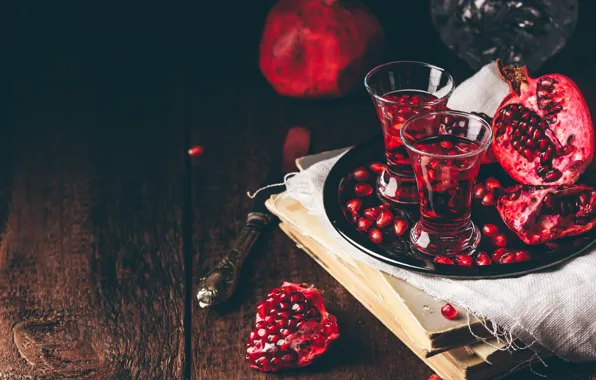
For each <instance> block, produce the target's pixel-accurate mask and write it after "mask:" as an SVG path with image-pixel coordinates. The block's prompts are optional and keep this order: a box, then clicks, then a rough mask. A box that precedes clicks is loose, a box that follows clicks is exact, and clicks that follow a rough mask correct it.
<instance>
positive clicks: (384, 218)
mask: <svg viewBox="0 0 596 380" xmlns="http://www.w3.org/2000/svg"><path fill="white" fill-rule="evenodd" d="M392 221H393V214H392V213H391V211H389V210H382V211H381V214H380V215H379V217H378V218H377V227H379V228H384V227H387V226H388V225H389V223H391V222H392Z"/></svg>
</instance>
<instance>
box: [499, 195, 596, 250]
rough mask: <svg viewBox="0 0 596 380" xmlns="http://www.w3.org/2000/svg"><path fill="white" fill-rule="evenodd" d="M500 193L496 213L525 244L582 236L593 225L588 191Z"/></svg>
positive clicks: (592, 197) (595, 209) (595, 198)
mask: <svg viewBox="0 0 596 380" xmlns="http://www.w3.org/2000/svg"><path fill="white" fill-rule="evenodd" d="M502 193H503V194H502V195H501V197H500V198H499V199H498V200H497V211H498V212H499V214H500V215H501V218H502V219H503V222H505V224H506V225H507V227H509V228H510V229H511V230H512V231H513V232H515V234H516V235H517V236H518V237H519V238H520V239H521V240H522V241H523V242H524V243H526V244H542V243H546V242H548V241H550V240H553V239H557V238H562V237H565V236H575V235H579V234H583V233H585V232H587V231H589V230H591V229H592V228H593V227H594V225H595V224H596V218H595V215H594V214H595V212H596V207H595V206H596V191H595V190H594V188H592V187H588V186H583V185H566V186H530V185H515V186H513V187H510V188H507V189H504V191H503V192H502Z"/></svg>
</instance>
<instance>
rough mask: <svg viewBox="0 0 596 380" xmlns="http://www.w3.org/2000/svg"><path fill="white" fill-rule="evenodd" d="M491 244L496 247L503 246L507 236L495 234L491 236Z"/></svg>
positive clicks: (505, 243)
mask: <svg viewBox="0 0 596 380" xmlns="http://www.w3.org/2000/svg"><path fill="white" fill-rule="evenodd" d="M493 244H494V245H495V246H496V247H504V246H506V245H507V238H506V237H505V235H503V234H497V235H495V237H493Z"/></svg>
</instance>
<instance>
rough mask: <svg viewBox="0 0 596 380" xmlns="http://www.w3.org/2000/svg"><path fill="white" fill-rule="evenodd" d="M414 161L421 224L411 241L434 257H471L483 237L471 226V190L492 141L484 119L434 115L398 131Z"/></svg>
mask: <svg viewBox="0 0 596 380" xmlns="http://www.w3.org/2000/svg"><path fill="white" fill-rule="evenodd" d="M400 134H401V138H402V141H403V143H404V145H405V147H406V149H407V150H408V154H409V157H410V158H411V160H412V166H413V169H414V175H415V177H416V183H417V188H418V195H419V198H420V220H419V221H418V222H417V223H416V224H415V225H414V226H413V227H412V229H411V232H410V240H411V241H412V243H413V245H414V247H416V248H417V249H418V250H419V251H421V252H423V253H426V254H430V255H438V254H440V255H453V254H460V253H463V254H471V253H473V251H474V250H475V249H476V247H477V246H478V243H479V242H480V233H479V231H478V229H477V228H476V226H475V225H474V223H472V220H471V212H472V196H473V188H474V184H475V183H476V179H477V177H478V171H479V170H480V165H481V162H482V157H484V154H485V153H486V150H487V149H488V147H489V146H490V143H491V141H492V136H493V135H492V129H491V126H490V125H489V124H488V123H487V122H486V121H485V120H484V119H482V118H481V117H479V116H476V115H472V114H469V113H466V112H458V111H447V110H443V111H433V112H428V113H424V114H420V115H417V116H414V117H413V118H411V119H409V120H408V121H407V122H406V123H405V124H404V126H403V127H402V128H401V131H400Z"/></svg>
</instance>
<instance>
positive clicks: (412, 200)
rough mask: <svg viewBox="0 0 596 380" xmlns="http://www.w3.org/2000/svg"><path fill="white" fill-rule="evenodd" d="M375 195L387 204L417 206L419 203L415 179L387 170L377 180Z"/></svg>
mask: <svg viewBox="0 0 596 380" xmlns="http://www.w3.org/2000/svg"><path fill="white" fill-rule="evenodd" d="M377 194H378V195H379V197H380V198H381V200H384V201H386V202H388V203H403V204H417V203H418V202H419V201H420V198H419V196H418V186H417V185H416V179H415V178H414V176H413V175H412V176H411V177H405V176H399V175H396V174H393V173H391V172H390V171H388V170H385V171H383V173H382V174H381V175H380V176H379V178H378V179H377Z"/></svg>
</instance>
